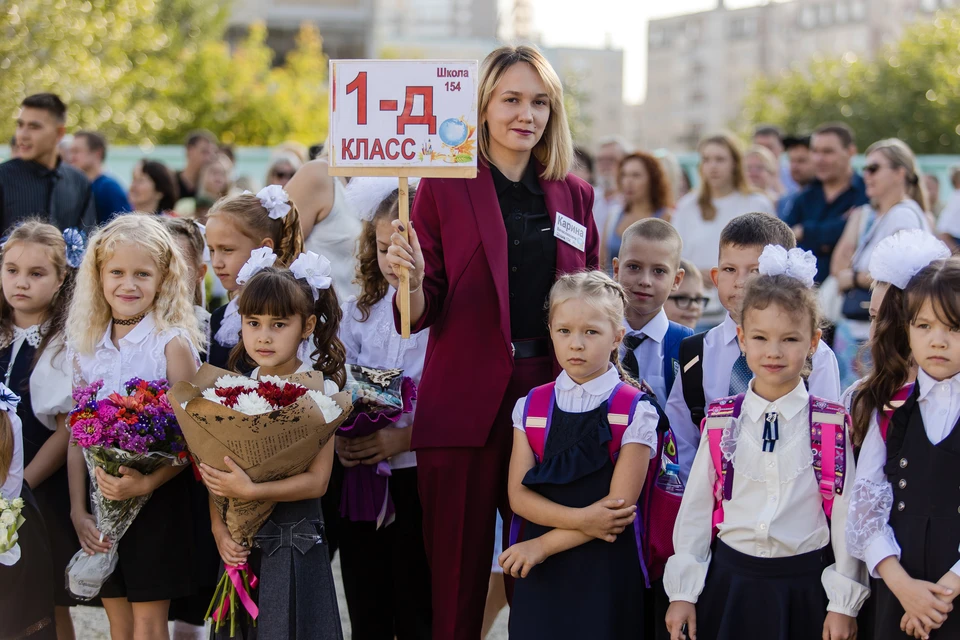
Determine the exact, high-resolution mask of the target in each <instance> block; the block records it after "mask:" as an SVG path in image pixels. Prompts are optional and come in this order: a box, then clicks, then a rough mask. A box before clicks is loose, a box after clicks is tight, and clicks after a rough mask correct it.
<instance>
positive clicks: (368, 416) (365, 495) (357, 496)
mask: <svg viewBox="0 0 960 640" xmlns="http://www.w3.org/2000/svg"><path fill="white" fill-rule="evenodd" d="M344 389H345V391H349V392H350V393H351V395H352V398H353V413H352V414H351V415H350V418H348V419H347V421H346V422H345V423H344V426H342V427H340V430H339V431H338V432H337V434H338V435H340V436H341V437H344V438H363V437H366V436H369V435H372V434H374V433H376V432H377V431H379V430H380V429H383V428H384V427H388V426H390V425H392V424H394V423H395V422H396V421H397V420H399V419H400V416H401V415H403V414H405V413H410V412H411V411H413V403H414V402H415V401H416V399H417V386H416V385H415V384H414V382H413V380H411V379H410V378H407V377H404V376H403V371H402V370H401V369H373V368H371V367H362V366H359V365H355V364H350V365H347V384H346V386H345V388H344ZM390 475H391V472H390V463H389V461H387V460H381V461H380V462H379V463H378V464H377V465H376V466H372V465H364V464H361V465H357V466H355V467H348V468H346V469H344V473H343V488H342V489H341V492H340V515H342V516H343V517H345V518H347V519H349V520H351V521H353V522H376V523H377V528H378V529H379V528H380V527H381V526H386V525H389V524H390V523H391V522H393V518H394V515H395V512H394V506H393V499H392V498H391V497H390V490H389V482H390V481H389V478H390Z"/></svg>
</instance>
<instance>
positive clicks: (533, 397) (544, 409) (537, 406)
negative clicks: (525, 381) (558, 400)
mask: <svg viewBox="0 0 960 640" xmlns="http://www.w3.org/2000/svg"><path fill="white" fill-rule="evenodd" d="M556 386H557V383H556V382H551V383H549V384H545V385H543V386H540V387H536V388H534V389H533V390H532V391H530V393H528V394H527V401H526V404H525V405H524V407H523V429H524V432H525V433H526V434H527V442H529V443H530V448H531V449H532V450H533V455H534V456H535V457H536V459H537V462H539V461H540V460H542V459H543V449H544V446H545V445H546V443H547V434H548V433H549V432H550V420H551V418H552V417H553V405H554V402H555V400H554V390H555V388H556Z"/></svg>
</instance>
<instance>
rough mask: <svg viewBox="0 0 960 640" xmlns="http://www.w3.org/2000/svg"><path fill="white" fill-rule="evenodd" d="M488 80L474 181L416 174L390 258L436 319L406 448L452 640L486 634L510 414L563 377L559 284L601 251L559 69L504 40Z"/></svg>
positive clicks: (420, 318) (506, 511)
mask: <svg viewBox="0 0 960 640" xmlns="http://www.w3.org/2000/svg"><path fill="white" fill-rule="evenodd" d="M479 88H480V90H479V102H478V106H479V113H480V117H479V130H478V142H479V149H480V161H479V163H478V165H479V167H478V174H477V178H476V179H474V180H464V179H457V180H433V179H429V178H427V179H424V180H422V181H421V182H420V185H419V187H418V189H417V198H416V202H414V205H413V215H412V218H413V219H412V225H411V226H412V228H411V229H410V240H409V242H407V241H405V240H404V239H403V238H402V236H401V235H400V234H399V233H395V234H394V235H393V238H392V245H391V247H390V248H389V251H388V254H387V260H388V262H389V264H390V266H391V267H392V268H393V269H399V268H403V267H406V268H409V269H410V288H411V290H412V293H411V301H410V303H411V304H410V306H411V322H412V325H413V327H412V330H413V331H414V332H419V331H422V330H424V329H426V328H428V327H430V328H431V329H430V341H429V343H428V346H427V356H426V365H425V367H424V372H423V377H422V379H421V383H420V391H421V392H420V400H419V401H418V403H417V423H416V426H415V429H414V432H413V443H412V444H413V448H414V449H415V450H417V465H418V469H419V471H418V483H419V489H420V498H421V500H422V502H423V532H424V539H425V542H426V548H427V555H428V557H429V558H430V566H431V570H432V580H433V585H432V589H433V637H434V638H444V640H448V639H449V640H458V639H460V638H464V639H467V638H469V639H470V640H476V638H477V637H479V635H480V629H481V625H482V621H483V608H484V595H485V594H486V592H487V581H488V578H489V575H490V556H491V554H492V552H493V539H494V526H495V525H494V523H495V512H496V511H497V509H498V508H499V509H500V512H501V514H502V515H503V520H504V522H505V523H509V522H510V507H509V504H508V503H507V465H508V462H509V460H510V450H511V443H512V422H511V417H510V416H511V411H512V410H513V406H514V403H516V401H517V399H518V398H520V397H521V396H522V395H523V394H525V393H527V392H528V391H529V390H530V389H531V388H533V387H535V386H538V385H541V384H545V383H547V382H550V381H551V380H553V378H554V373H553V372H554V367H555V365H556V362H555V360H554V357H553V355H552V352H551V348H550V342H549V339H548V330H547V317H546V311H545V304H546V300H547V296H548V294H549V292H550V287H551V286H552V285H553V283H554V281H555V280H556V278H557V276H558V274H563V273H570V272H576V271H581V270H583V269H596V268H597V266H598V251H599V238H598V235H597V230H596V227H595V225H594V222H593V217H592V213H591V212H592V209H593V189H592V188H591V187H590V186H589V185H588V184H586V183H585V182H583V181H582V180H580V179H579V178H577V177H575V176H572V175H569V171H570V167H571V165H572V159H573V144H572V142H571V139H570V130H569V128H568V126H567V119H566V114H565V112H564V108H563V89H562V87H561V84H560V79H559V78H558V77H557V74H556V72H555V71H554V70H553V68H552V67H551V66H550V64H549V63H548V62H547V61H546V59H544V57H543V55H542V54H541V53H540V52H539V51H538V50H537V49H535V48H533V47H527V46H520V47H501V48H499V49H497V50H496V51H494V52H493V53H491V54H490V55H489V56H487V58H486V60H484V62H483V65H482V69H481V71H480V78H479ZM561 216H562V217H561ZM558 222H559V225H560V226H559V227H558V226H557V225H558ZM394 225H395V228H396V229H397V230H398V231H399V230H401V229H402V228H401V226H400V223H399V221H397V222H395V223H394ZM555 229H558V230H560V231H561V232H562V231H563V230H567V231H569V234H567V235H564V234H563V233H561V236H562V237H561V238H558V237H556V236H555V235H554V231H555ZM563 238H566V239H563Z"/></svg>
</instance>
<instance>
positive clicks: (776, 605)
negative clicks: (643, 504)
mask: <svg viewBox="0 0 960 640" xmlns="http://www.w3.org/2000/svg"><path fill="white" fill-rule="evenodd" d="M816 271H817V269H816V258H814V256H813V254H812V253H810V252H809V251H806V252H805V251H802V250H800V249H791V250H790V251H787V250H786V249H784V248H782V247H778V246H773V245H768V246H767V247H766V248H765V249H764V251H763V254H762V255H761V256H760V275H759V276H757V277H755V278H754V279H752V280H751V281H750V282H749V283H748V284H747V288H746V292H745V293H744V297H743V307H742V313H741V320H740V325H739V326H738V327H737V338H738V340H739V342H740V348H741V349H742V350H743V352H744V354H745V355H746V360H747V365H748V366H749V368H750V370H751V371H752V372H753V379H752V380H751V381H750V383H749V386H748V389H747V391H746V393H745V394H740V395H738V396H733V397H730V398H724V399H721V400H718V401H716V402H714V403H712V404H711V405H710V408H709V410H708V411H707V418H706V419H705V420H704V422H703V426H702V428H703V430H704V435H703V438H702V439H701V440H700V448H699V450H698V451H697V456H696V459H695V460H694V463H693V467H692V469H691V471H690V478H689V481H688V483H687V487H686V491H685V493H684V495H683V502H682V504H681V507H680V513H679V515H678V517H677V522H676V526H675V528H674V533H673V541H674V547H675V550H676V555H674V556H673V557H672V558H670V560H669V561H668V562H667V566H666V572H665V575H664V580H663V582H664V587H665V589H666V591H667V595H668V596H669V597H670V601H671V604H670V608H669V610H668V612H667V618H666V623H667V627H668V629H669V630H670V633H671V638H674V639H679V638H681V637H684V634H686V637H690V638H711V639H719V640H733V639H734V638H766V639H772V640H801V639H807V638H821V637H822V638H825V639H829V640H842V639H847V638H852V637H854V636H855V635H856V628H857V627H856V617H857V613H858V612H859V610H860V607H861V605H862V604H863V602H864V601H865V600H866V598H867V596H868V595H869V593H870V590H869V588H868V587H867V586H866V583H867V576H866V570H865V568H864V565H863V563H862V562H860V561H858V560H856V559H855V558H853V557H852V556H851V555H850V554H849V553H848V552H847V549H846V542H845V537H844V525H845V523H846V517H847V505H848V495H849V494H850V493H851V492H850V491H849V485H851V484H852V478H853V477H854V462H853V452H852V449H851V447H850V443H849V442H848V438H847V433H846V425H847V423H848V421H849V420H848V418H847V414H846V412H845V410H844V408H843V407H842V406H841V405H837V404H834V403H831V402H827V401H825V400H822V399H820V398H815V397H813V396H810V395H809V394H808V393H807V389H806V386H805V385H804V380H803V377H802V373H803V370H804V368H805V367H806V365H807V361H808V358H809V357H810V356H811V355H812V354H813V353H814V352H815V351H816V349H817V345H818V343H819V341H820V311H819V309H818V306H817V295H816V293H815V291H814V289H813V282H814V276H815V275H816ZM715 537H716V538H717V540H716V544H715V546H713V545H712V543H713V541H714V540H713V539H714V538H715ZM827 545H832V548H833V557H834V559H835V561H834V562H833V564H831V565H830V566H828V567H827V568H826V570H824V568H823V567H824V557H825V553H826V552H827V551H828V550H827V548H826V547H827Z"/></svg>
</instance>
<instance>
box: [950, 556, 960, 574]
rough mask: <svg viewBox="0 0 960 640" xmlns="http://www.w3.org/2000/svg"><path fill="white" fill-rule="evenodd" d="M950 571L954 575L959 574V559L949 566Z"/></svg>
mask: <svg viewBox="0 0 960 640" xmlns="http://www.w3.org/2000/svg"><path fill="white" fill-rule="evenodd" d="M950 571H952V572H953V574H954V575H956V576H960V560H957V564H955V565H953V566H952V567H950Z"/></svg>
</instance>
